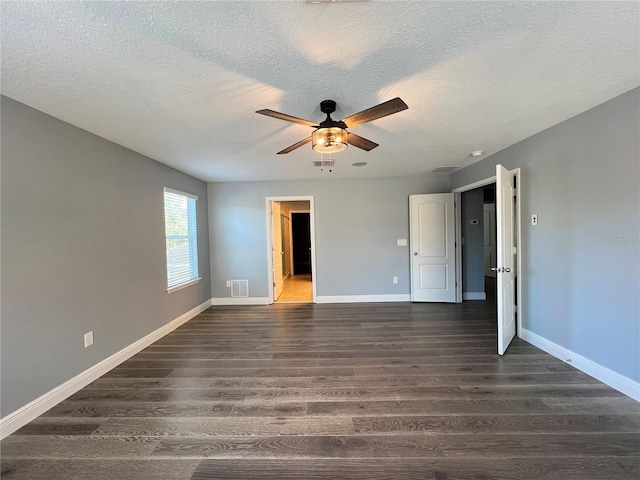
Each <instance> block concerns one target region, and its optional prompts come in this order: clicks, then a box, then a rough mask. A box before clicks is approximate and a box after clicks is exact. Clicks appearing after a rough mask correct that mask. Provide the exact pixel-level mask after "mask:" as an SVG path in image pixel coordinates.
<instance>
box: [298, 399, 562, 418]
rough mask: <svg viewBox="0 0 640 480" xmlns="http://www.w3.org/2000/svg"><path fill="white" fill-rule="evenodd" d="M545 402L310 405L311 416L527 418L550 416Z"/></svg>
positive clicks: (417, 401) (436, 401) (424, 402)
mask: <svg viewBox="0 0 640 480" xmlns="http://www.w3.org/2000/svg"><path fill="white" fill-rule="evenodd" d="M551 412H552V410H551V408H550V407H549V406H547V405H546V404H545V403H544V402H543V401H542V400H395V401H391V400H390V401H359V402H308V403H307V413H308V414H309V415H348V416H360V415H376V416H378V415H427V414H429V415H437V414H441V415H446V414H453V415H473V414H480V415H525V414H539V413H551Z"/></svg>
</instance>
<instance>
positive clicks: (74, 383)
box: [0, 300, 211, 439]
mask: <svg viewBox="0 0 640 480" xmlns="http://www.w3.org/2000/svg"><path fill="white" fill-rule="evenodd" d="M210 306H211V300H207V301H206V302H204V303H203V304H201V305H198V306H197V307H195V308H192V309H191V310H189V311H188V312H186V313H184V314H182V315H180V316H179V317H178V318H176V319H174V320H172V321H170V322H169V323H167V324H165V325H163V326H162V327H160V328H158V329H157V330H155V331H153V332H151V333H150V334H148V335H146V336H144V337H142V338H141V339H140V340H137V341H135V342H133V343H132V344H131V345H129V346H128V347H125V348H123V349H122V350H120V351H119V352H116V353H114V354H113V355H111V356H110V357H107V358H105V359H104V360H102V361H101V362H99V363H96V364H95V365H94V366H92V367H89V368H88V369H86V370H85V371H84V372H81V373H79V374H78V375H76V376H75V377H73V378H71V379H70V380H67V381H66V382H64V383H63V384H62V385H59V386H57V387H55V388H54V389H52V390H50V391H48V392H47V393H45V394H44V395H41V396H40V397H38V398H36V399H35V400H33V401H32V402H30V403H28V404H26V405H25V406H24V407H21V408H19V409H18V410H16V411H15V412H12V413H10V414H9V415H7V416H6V417H4V418H2V419H1V420H0V439H3V438H5V437H8V436H9V435H11V434H12V433H13V432H15V431H16V430H18V429H19V428H21V427H23V426H25V425H26V424H27V423H29V422H30V421H32V420H34V419H36V418H37V417H39V416H40V415H42V414H43V413H44V412H46V411H47V410H49V409H50V408H53V407H55V406H56V405H57V404H58V403H60V402H61V401H63V400H64V399H66V398H68V397H70V396H71V395H73V394H74V393H76V392H78V391H79V390H81V389H83V388H84V387H86V386H87V385H89V384H90V383H91V382H93V381H94V380H96V379H98V378H100V377H101V376H102V375H104V374H105V373H107V372H108V371H109V370H111V369H113V368H115V367H117V366H118V365H120V364H121V363H122V362H124V361H125V360H128V359H129V358H131V357H132V356H134V355H135V354H136V353H138V352H140V351H141V350H143V349H145V348H147V347H148V346H149V345H151V344H152V343H154V342H156V341H158V340H160V339H161V338H162V337H164V336H165V335H167V334H168V333H170V332H172V331H173V330H175V329H176V328H178V327H179V326H180V325H182V324H184V323H186V322H188V321H189V320H191V319H192V318H193V317H195V316H196V315H199V314H200V313H202V312H204V311H205V310H206V309H207V308H209V307H210Z"/></svg>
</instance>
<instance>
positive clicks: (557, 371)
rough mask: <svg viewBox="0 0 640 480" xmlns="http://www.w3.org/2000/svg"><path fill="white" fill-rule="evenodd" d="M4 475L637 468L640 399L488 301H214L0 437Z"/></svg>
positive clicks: (416, 474)
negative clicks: (538, 344)
mask: <svg viewBox="0 0 640 480" xmlns="http://www.w3.org/2000/svg"><path fill="white" fill-rule="evenodd" d="M0 448H1V455H2V479H3V480H5V479H6V480H18V479H28V480H39V479H43V480H45V479H46V480H56V479H60V480H76V479H77V480H107V479H108V480H129V479H131V480H152V479H153V480H182V479H185V480H186V479H194V480H204V479H207V480H210V479H248V480H249V479H273V480H276V479H278V480H280V479H292V480H293V479H295V480H302V479H327V480H329V479H330V480H335V479H352V480H355V479H358V480H376V479H438V480H444V479H457V480H464V479H522V480H524V479H546V480H566V479H575V480H590V479H594V480H595V479H598V480H614V479H634V480H637V479H638V478H640V404H639V403H637V402H635V401H634V400H632V399H630V398H628V397H625V396H624V395H622V394H621V393H619V392H617V391H615V390H613V389H611V388H609V387H607V386H606V385H604V384H602V383H600V382H598V381H596V380H594V379H593V378H591V377H589V376H588V375H585V374H583V373H581V372H579V371H578V370H576V369H574V368H573V367H571V366H570V365H568V364H566V363H563V362H561V361H559V360H557V359H555V358H553V357H551V356H550V355H548V354H546V353H544V352H542V351H541V350H539V349H537V348H535V347H533V346H531V345H529V344H528V343H526V342H524V341H521V340H518V339H515V340H514V342H513V344H512V345H511V347H510V348H509V350H508V352H507V355H505V356H504V357H499V356H498V355H496V320H495V311H494V308H493V306H492V304H491V303H485V302H467V303H463V304H459V305H447V304H411V303H389V304H341V305H313V304H289V305H287V304H284V305H274V306H269V307H263V306H255V307H215V308H212V309H209V310H207V311H206V312H204V313H202V314H201V315H199V316H198V317H196V318H194V319H193V320H191V321H190V322H188V323H187V324H185V325H184V326H182V327H181V328H179V329H177V330H175V331H174V332H172V333H171V334H169V335H167V336H166V337H164V338H163V339H161V340H160V341H158V342H157V343H155V344H154V345H152V346H150V347H149V348H147V349H146V350H144V351H143V352H141V353H139V354H138V355H136V356H135V357H133V358H131V359H130V360H128V361H127V362H125V363H124V364H122V365H121V366H119V367H117V368H115V369H114V370H112V371H111V372H109V373H108V374H106V375H105V376H104V377H102V378H100V379H98V380H96V381H95V382H93V383H92V384H91V385H89V386H87V387H86V388H84V389H83V390H81V391H80V392H78V393H76V394H75V395H73V396H72V397H70V398H69V399H67V400H65V401H64V402H62V403H60V404H59V405H57V406H56V407H54V408H53V409H51V410H50V411H48V412H47V413H45V414H44V415H43V416H41V417H40V418H38V419H36V420H35V421H33V422H31V423H30V424H28V425H26V426H25V427H23V428H22V429H21V430H19V431H17V432H16V433H15V434H13V435H11V436H9V437H8V438H6V439H5V440H3V441H2V443H1V444H0Z"/></svg>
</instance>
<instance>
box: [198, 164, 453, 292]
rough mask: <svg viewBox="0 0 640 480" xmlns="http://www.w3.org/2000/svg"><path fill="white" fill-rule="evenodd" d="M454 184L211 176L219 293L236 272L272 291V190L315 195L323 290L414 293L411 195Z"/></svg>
mask: <svg viewBox="0 0 640 480" xmlns="http://www.w3.org/2000/svg"><path fill="white" fill-rule="evenodd" d="M329 175H330V174H329ZM447 184H448V179H447V177H445V176H442V175H432V176H424V177H411V178H409V177H407V178H369V179H351V180H336V179H327V180H308V181H280V182H243V183H210V184H209V202H210V204H209V212H210V220H209V226H210V239H211V286H212V296H213V297H214V298H224V297H229V296H230V291H229V289H228V288H226V285H225V282H226V280H230V279H248V280H249V291H250V296H251V297H268V296H269V290H268V271H267V268H268V267H267V265H268V263H267V225H266V203H265V198H266V197H269V196H296V195H313V196H314V201H315V220H316V223H315V228H316V230H315V232H316V268H317V272H315V277H314V279H315V281H316V282H317V283H316V288H317V294H318V295H319V296H329V295H385V294H408V293H409V292H410V282H409V251H408V247H398V246H397V245H396V240H397V239H398V238H406V239H407V240H408V239H409V195H412V194H418V193H441V192H445V191H447ZM393 276H397V277H399V282H398V284H397V285H394V284H393V283H392V277H393Z"/></svg>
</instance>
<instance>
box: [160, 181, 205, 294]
mask: <svg viewBox="0 0 640 480" xmlns="http://www.w3.org/2000/svg"><path fill="white" fill-rule="evenodd" d="M197 200H198V197H197V196H195V195H191V194H189V193H184V192H179V191H177V190H172V189H170V188H165V189H164V226H165V235H166V245H167V290H168V291H169V292H171V291H172V290H173V289H177V287H180V286H186V285H185V284H191V283H193V282H194V281H196V280H199V278H198V225H197V223H196V201H197Z"/></svg>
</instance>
